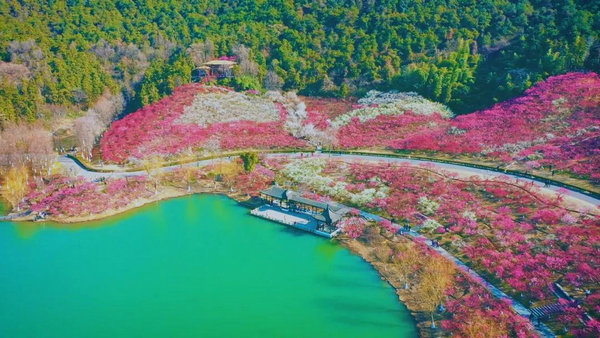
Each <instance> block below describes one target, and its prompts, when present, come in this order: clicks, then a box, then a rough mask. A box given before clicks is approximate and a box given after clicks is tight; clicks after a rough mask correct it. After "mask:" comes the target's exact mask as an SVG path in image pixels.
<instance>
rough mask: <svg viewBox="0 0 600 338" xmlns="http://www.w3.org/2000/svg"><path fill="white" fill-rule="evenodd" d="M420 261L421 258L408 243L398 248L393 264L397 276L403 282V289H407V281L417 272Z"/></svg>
mask: <svg viewBox="0 0 600 338" xmlns="http://www.w3.org/2000/svg"><path fill="white" fill-rule="evenodd" d="M420 261H421V257H420V255H419V253H418V252H417V251H416V248H415V245H414V244H412V243H410V242H409V243H406V244H402V245H400V246H399V248H398V252H397V253H396V255H395V256H394V264H395V267H396V269H397V271H398V275H399V276H400V278H401V280H402V282H404V289H408V286H409V281H410V280H411V278H412V276H413V275H414V274H415V273H416V272H417V270H418V267H419V262H420Z"/></svg>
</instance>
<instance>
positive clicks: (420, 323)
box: [337, 238, 446, 338]
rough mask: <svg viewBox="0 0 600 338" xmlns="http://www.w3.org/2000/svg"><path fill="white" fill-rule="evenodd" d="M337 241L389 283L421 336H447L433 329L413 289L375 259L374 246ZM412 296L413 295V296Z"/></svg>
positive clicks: (357, 242) (425, 337)
mask: <svg viewBox="0 0 600 338" xmlns="http://www.w3.org/2000/svg"><path fill="white" fill-rule="evenodd" d="M337 242H338V243H339V244H340V245H342V246H343V247H345V248H347V249H348V250H350V252H351V253H352V254H354V255H357V256H359V257H361V258H362V259H363V260H364V261H365V262H366V263H368V264H369V265H370V266H371V267H372V268H373V269H374V270H375V271H377V274H378V275H379V277H380V278H381V280H383V281H385V282H386V283H388V284H389V285H390V286H391V287H392V288H393V289H394V291H395V293H396V296H397V297H398V301H399V302H400V303H402V304H404V306H405V307H406V309H407V310H408V312H410V316H411V317H412V319H413V323H414V325H415V328H416V330H417V332H418V335H419V337H422V338H429V337H444V336H446V335H445V334H444V333H446V331H443V330H440V329H435V330H433V331H432V329H431V328H430V325H431V322H430V317H429V314H428V313H426V312H425V311H422V310H419V301H418V300H417V299H416V297H414V295H413V294H412V293H411V289H410V288H408V289H404V283H403V282H399V281H397V280H394V279H393V278H392V277H393V276H392V274H391V273H387V272H386V271H385V268H384V263H382V262H380V261H378V260H376V259H373V257H371V255H370V252H369V251H370V250H371V249H372V247H370V246H368V245H366V244H364V243H362V242H360V241H357V240H352V239H346V238H343V239H338V240H337ZM411 296H412V297H411ZM439 324H440V323H439V321H436V326H439Z"/></svg>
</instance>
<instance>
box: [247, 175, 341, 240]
mask: <svg viewBox="0 0 600 338" xmlns="http://www.w3.org/2000/svg"><path fill="white" fill-rule="evenodd" d="M260 198H261V199H262V201H264V205H261V206H259V207H257V208H255V209H253V210H252V211H251V212H250V213H251V214H252V215H254V216H257V217H261V218H264V219H268V220H270V221H274V222H277V223H280V224H284V225H288V226H291V227H294V228H296V229H300V230H304V231H307V232H311V233H314V234H316V235H319V236H323V237H327V238H333V237H335V236H336V235H337V234H338V233H339V231H340V229H338V227H337V224H338V222H339V221H340V220H341V219H342V218H344V217H345V216H346V215H347V214H348V213H349V212H350V208H348V207H347V206H345V205H342V204H338V203H333V202H323V201H315V200H312V199H309V198H305V197H302V196H301V195H299V194H298V193H297V192H295V191H291V190H286V189H282V188H280V187H278V186H272V187H270V188H269V189H265V190H263V191H261V192H260Z"/></svg>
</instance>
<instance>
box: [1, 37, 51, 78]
mask: <svg viewBox="0 0 600 338" xmlns="http://www.w3.org/2000/svg"><path fill="white" fill-rule="evenodd" d="M7 51H8V53H10V61H11V62H14V63H22V64H24V65H25V66H26V67H27V68H29V70H30V71H31V72H32V73H34V74H39V73H46V71H47V70H48V65H47V63H46V57H45V56H44V52H43V51H42V50H41V49H40V47H38V45H37V44H36V43H35V41H34V40H33V39H30V40H27V41H12V42H10V43H9V44H8V48H7Z"/></svg>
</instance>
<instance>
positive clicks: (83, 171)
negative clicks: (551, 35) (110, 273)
mask: <svg viewBox="0 0 600 338" xmlns="http://www.w3.org/2000/svg"><path fill="white" fill-rule="evenodd" d="M264 156H267V157H269V158H286V159H290V158H306V157H319V158H337V159H342V160H349V161H356V160H371V161H384V162H393V163H409V164H412V165H424V164H426V165H430V166H435V167H438V168H441V169H444V170H445V171H448V172H455V173H461V174H465V173H466V174H469V175H477V176H480V177H482V178H493V177H500V176H503V177H506V176H508V177H510V178H512V179H514V180H515V181H520V182H533V184H535V185H536V186H538V187H539V188H541V189H547V190H550V191H554V192H559V191H560V192H564V189H565V188H564V187H559V186H556V185H551V184H546V183H544V182H540V181H536V180H532V179H529V178H523V177H518V176H515V175H510V174H506V173H504V172H497V171H493V170H485V169H478V168H472V167H467V166H461V165H457V164H449V163H439V162H434V161H427V160H421V159H418V160H417V159H410V158H399V157H387V156H378V155H376V154H373V155H364V154H361V155H356V154H332V153H320V152H314V153H311V152H294V153H267V154H265V155H264ZM231 158H232V157H223V158H218V159H207V160H200V161H196V162H190V163H186V164H182V165H172V166H166V167H163V168H161V169H160V170H162V171H170V170H173V169H175V168H179V167H200V166H205V165H209V164H213V163H216V162H217V161H223V160H230V159H231ZM59 162H60V163H61V164H62V166H63V167H64V168H65V170H66V171H67V172H69V173H71V174H73V175H77V176H83V177H85V178H87V179H91V180H96V179H100V178H112V177H118V178H122V177H128V176H139V175H145V174H146V172H145V171H132V172H125V171H110V172H97V171H92V170H90V169H88V168H86V167H85V166H83V165H82V164H81V163H80V162H77V161H75V160H74V159H72V158H71V157H68V156H61V157H60V158H59ZM568 195H569V197H571V198H574V199H576V200H580V201H583V202H586V203H589V204H591V205H594V206H596V207H597V206H599V205H600V199H597V198H594V197H592V196H589V195H585V194H582V193H580V192H577V191H573V190H569V193H568ZM363 216H365V217H366V218H370V219H373V220H380V219H381V217H379V216H377V215H373V214H369V213H365V212H363ZM408 235H409V236H412V237H415V238H421V239H423V240H424V241H425V243H427V244H428V245H429V246H430V247H431V248H432V249H433V250H436V251H437V252H439V253H440V254H441V255H443V256H444V257H446V258H448V259H450V260H451V261H453V262H455V263H456V264H457V266H458V267H459V268H460V269H461V270H462V271H464V272H465V273H467V274H469V275H471V276H472V277H473V278H475V279H476V280H479V281H481V283H482V285H483V286H484V287H486V288H487V289H488V290H489V291H490V292H491V293H492V294H493V295H494V296H495V297H497V298H499V299H506V300H509V301H510V303H511V305H512V307H513V309H514V310H515V311H516V312H517V313H518V314H520V315H521V316H523V317H526V318H530V316H531V311H530V310H529V309H528V308H527V307H525V306H524V305H522V304H520V303H519V302H518V301H516V300H515V299H514V298H512V297H510V296H509V295H507V294H506V293H504V292H503V291H502V290H500V289H498V288H497V287H495V286H494V285H492V284H491V283H489V282H488V281H487V280H485V279H484V278H483V277H482V276H481V275H479V274H478V273H477V272H475V271H474V270H472V269H471V268H469V267H468V266H467V265H466V264H465V263H464V262H462V261H461V260H460V259H458V258H456V257H455V256H453V255H452V254H451V253H449V252H448V251H446V250H445V249H443V248H441V247H433V246H431V245H430V241H428V240H427V239H426V238H425V237H424V236H423V235H421V234H419V233H417V232H414V231H410V232H409V233H408ZM535 328H536V330H537V332H538V333H539V334H540V336H542V337H555V335H554V334H553V333H552V331H551V330H550V329H549V328H548V327H547V326H546V325H544V324H543V323H539V324H538V325H536V327H535Z"/></svg>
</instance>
